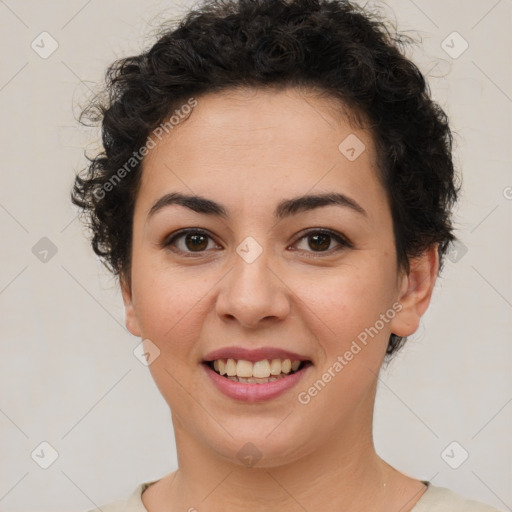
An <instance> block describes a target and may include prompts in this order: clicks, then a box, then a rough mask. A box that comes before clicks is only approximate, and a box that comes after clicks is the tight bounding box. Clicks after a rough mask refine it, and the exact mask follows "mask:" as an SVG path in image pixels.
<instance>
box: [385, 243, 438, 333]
mask: <svg viewBox="0 0 512 512" xmlns="http://www.w3.org/2000/svg"><path fill="white" fill-rule="evenodd" d="M438 271H439V254H438V245H437V244H435V245H433V246H431V247H429V248H428V249H427V250H425V251H424V252H423V253H422V254H421V255H420V256H419V257H417V258H414V259H412V260H411V261H410V270H409V273H408V274H407V275H404V276H403V277H402V278H401V283H400V291H399V297H398V302H399V303H400V305H401V306H402V309H401V310H400V312H399V313H398V314H397V315H396V316H395V318H394V319H393V321H392V322H391V332H393V333H394V334H396V335H397V336H402V337H406V336H410V335H411V334H413V333H414V332H416V330H417V329H418V327H419V324H420V320H421V317H422V316H423V314H424V313H425V311H426V310H427V308H428V305H429V304H430V299H431V298H432V292H433V290H434V285H435V282H436V278H437V274H438Z"/></svg>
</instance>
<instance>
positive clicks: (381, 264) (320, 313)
mask: <svg viewBox="0 0 512 512" xmlns="http://www.w3.org/2000/svg"><path fill="white" fill-rule="evenodd" d="M394 276H395V274H394V271H393V266H392V264H390V262H389V261H386V260H380V261H372V262H371V263H370V262H368V264H363V263H361V264H357V265H356V264H354V265H350V267H346V268H341V269H340V271H339V272H338V273H332V274H330V275H326V276H324V277H322V278H321V279H319V280H317V281H316V285H315V286H309V287H306V286H303V287H302V289H303V290H304V291H303V292H302V293H301V294H300V299H301V301H302V302H303V304H305V305H307V306H308V308H309V309H310V310H311V312H312V313H314V315H316V317H317V325H318V329H319V330H320V331H321V333H323V334H320V332H319V333H318V336H319V337H321V338H323V342H324V343H323V345H324V351H325V352H327V353H328V355H329V359H333V357H334V358H335V357H336V356H337V355H338V354H342V353H344V352H345V350H348V349H349V347H350V345H351V343H352V341H353V340H356V339H357V338H358V336H360V339H362V340H363V341H364V338H365V335H364V333H365V332H366V333H367V332H368V331H367V330H368V329H371V328H372V327H373V326H375V324H376V322H378V325H377V327H378V331H379V332H378V333H377V334H375V330H373V329H372V330H371V333H372V337H369V339H371V340H374V339H375V340H377V339H378V340H381V341H382V343H380V341H379V342H376V343H374V345H376V344H377V343H379V344H380V347H379V348H378V350H377V351H373V352H377V353H378V354H379V357H380V352H381V351H382V350H381V349H382V344H385V345H387V340H388V334H389V333H388V331H389V323H387V322H384V324H382V322H381V321H379V319H380V318H381V315H382V314H384V315H385V314H386V312H387V311H388V310H389V309H390V308H391V307H392V304H393V298H394V281H393V279H394ZM312 318H313V316H312ZM368 356H369V357H370V355H369V354H368ZM359 359H361V358H359Z"/></svg>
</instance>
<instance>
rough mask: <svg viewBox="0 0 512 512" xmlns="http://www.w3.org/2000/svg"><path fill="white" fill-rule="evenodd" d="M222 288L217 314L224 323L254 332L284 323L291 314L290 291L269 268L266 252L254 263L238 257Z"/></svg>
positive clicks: (236, 256)
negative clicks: (264, 326)
mask: <svg viewBox="0 0 512 512" xmlns="http://www.w3.org/2000/svg"><path fill="white" fill-rule="evenodd" d="M221 286H222V287H221V289H220V291H219V294H218V296H217V302H216V310H217V314H218V315H219V317H220V318H222V319H223V320H224V321H231V322H234V321H237V322H238V323H239V324H240V325H241V326H243V327H245V328H248V329H254V328H257V327H261V326H263V325H267V324H270V323H271V322H272V321H274V322H279V321H280V320H284V319H285V318H286V317H287V315H288V314H289V312H290V300H289V299H290V294H289V288H288V287H287V286H286V284H285V283H284V282H283V280H282V278H281V277H280V276H279V273H278V272H276V271H275V270H273V269H272V268H270V267H269V261H268V258H267V257H266V255H265V251H264V252H263V253H262V254H261V255H260V256H259V257H258V258H257V259H256V260H255V261H252V262H250V263H249V262H248V261H245V260H244V259H243V258H242V257H240V256H239V255H238V254H235V255H234V263H233V268H232V270H231V272H229V273H228V275H227V276H226V278H225V279H223V280H221Z"/></svg>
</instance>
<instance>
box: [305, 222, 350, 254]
mask: <svg viewBox="0 0 512 512" xmlns="http://www.w3.org/2000/svg"><path fill="white" fill-rule="evenodd" d="M305 240H307V244H306V243H303V247H298V249H299V250H301V251H302V252H304V253H306V255H308V256H310V255H311V254H313V256H312V257H315V253H322V252H327V253H329V254H331V253H334V252H337V251H340V250H342V249H344V248H349V249H351V248H353V247H354V245H353V244H352V242H350V241H349V240H348V239H347V238H345V237H344V236H343V235H342V234H340V233H337V232H335V231H331V230H325V229H324V230H314V231H309V233H306V234H305V235H303V236H302V237H301V238H299V240H298V241H297V242H296V244H298V245H300V243H301V242H302V241H305ZM333 241H334V242H335V244H337V246H335V247H334V248H331V244H332V243H333ZM304 246H306V247H304ZM308 253H309V254H308Z"/></svg>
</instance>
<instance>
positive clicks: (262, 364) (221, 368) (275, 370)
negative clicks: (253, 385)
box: [213, 359, 300, 379]
mask: <svg viewBox="0 0 512 512" xmlns="http://www.w3.org/2000/svg"><path fill="white" fill-rule="evenodd" d="M299 366H300V361H293V362H292V361H291V360H290V359H283V360H281V359H270V360H269V359H262V360H261V361H256V362H255V363H252V362H251V361H247V360H245V359H238V360H236V359H227V360H226V359H216V360H215V361H213V368H214V369H215V371H217V372H219V373H220V374H221V375H227V376H229V377H234V376H237V377H256V378H260V379H264V378H265V377H270V376H271V375H279V374H281V373H290V371H292V370H293V371H296V370H298V368H299Z"/></svg>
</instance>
